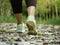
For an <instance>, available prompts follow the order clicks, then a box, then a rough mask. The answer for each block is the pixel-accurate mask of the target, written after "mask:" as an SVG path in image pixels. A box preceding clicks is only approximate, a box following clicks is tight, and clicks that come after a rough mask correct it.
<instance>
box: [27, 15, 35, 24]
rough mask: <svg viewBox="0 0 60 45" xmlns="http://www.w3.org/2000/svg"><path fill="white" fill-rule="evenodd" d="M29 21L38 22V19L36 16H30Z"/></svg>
mask: <svg viewBox="0 0 60 45" xmlns="http://www.w3.org/2000/svg"><path fill="white" fill-rule="evenodd" d="M28 21H33V22H34V23H35V24H36V20H35V17H34V16H28V18H27V22H28Z"/></svg>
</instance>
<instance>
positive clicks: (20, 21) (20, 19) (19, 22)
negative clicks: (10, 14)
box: [15, 13, 22, 24]
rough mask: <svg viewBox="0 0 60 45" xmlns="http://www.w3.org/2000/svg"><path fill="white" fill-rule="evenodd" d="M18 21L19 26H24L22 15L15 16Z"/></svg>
mask: <svg viewBox="0 0 60 45" xmlns="http://www.w3.org/2000/svg"><path fill="white" fill-rule="evenodd" d="M15 16H16V19H17V24H22V13H17V14H15Z"/></svg>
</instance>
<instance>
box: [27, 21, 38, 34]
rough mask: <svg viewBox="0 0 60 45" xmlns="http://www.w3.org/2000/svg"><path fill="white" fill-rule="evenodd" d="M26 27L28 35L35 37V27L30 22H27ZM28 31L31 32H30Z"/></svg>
mask: <svg viewBox="0 0 60 45" xmlns="http://www.w3.org/2000/svg"><path fill="white" fill-rule="evenodd" d="M26 25H27V27H28V30H29V32H28V35H36V34H37V32H36V31H35V25H34V23H33V22H32V21H29V22H27V23H26ZM30 31H32V32H30Z"/></svg>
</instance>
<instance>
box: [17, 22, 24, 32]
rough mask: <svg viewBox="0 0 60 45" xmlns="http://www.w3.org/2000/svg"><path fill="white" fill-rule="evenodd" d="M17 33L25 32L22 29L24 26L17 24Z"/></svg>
mask: <svg viewBox="0 0 60 45" xmlns="http://www.w3.org/2000/svg"><path fill="white" fill-rule="evenodd" d="M16 32H17V33H23V32H25V28H24V24H23V23H22V24H19V25H17V30H16Z"/></svg>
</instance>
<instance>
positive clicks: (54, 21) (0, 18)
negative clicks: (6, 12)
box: [0, 16, 60, 25]
mask: <svg viewBox="0 0 60 45" xmlns="http://www.w3.org/2000/svg"><path fill="white" fill-rule="evenodd" d="M26 19H27V18H26V16H23V22H24V23H26ZM2 22H8V23H16V22H17V21H16V18H15V17H14V16H0V23H2ZM36 22H37V24H53V25H60V17H58V18H53V19H47V20H42V19H40V18H37V17H36Z"/></svg>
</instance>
